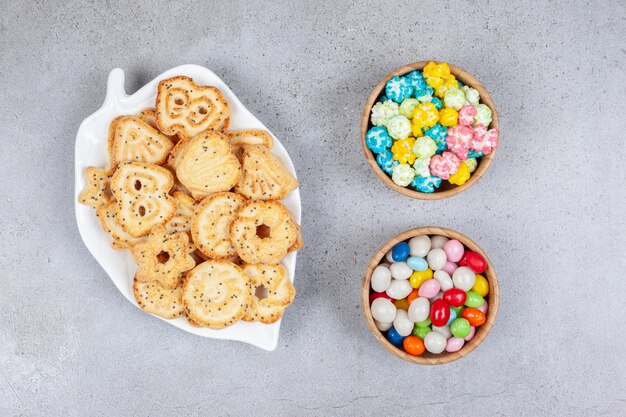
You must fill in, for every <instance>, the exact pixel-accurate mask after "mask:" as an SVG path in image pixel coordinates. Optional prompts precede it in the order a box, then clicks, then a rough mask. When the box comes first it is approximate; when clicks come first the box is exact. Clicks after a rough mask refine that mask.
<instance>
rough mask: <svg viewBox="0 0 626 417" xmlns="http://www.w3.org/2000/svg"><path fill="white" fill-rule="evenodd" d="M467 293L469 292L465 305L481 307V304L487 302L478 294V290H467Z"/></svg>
mask: <svg viewBox="0 0 626 417" xmlns="http://www.w3.org/2000/svg"><path fill="white" fill-rule="evenodd" d="M465 294H467V299H466V300H465V305H466V306H468V307H472V308H476V307H480V306H481V305H483V304H484V303H485V299H484V298H483V297H482V295H480V294H478V293H477V292H474V291H466V292H465Z"/></svg>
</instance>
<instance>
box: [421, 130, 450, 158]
mask: <svg viewBox="0 0 626 417" xmlns="http://www.w3.org/2000/svg"><path fill="white" fill-rule="evenodd" d="M424 134H425V135H426V136H430V137H431V138H432V140H434V141H435V143H436V144H437V151H445V150H446V147H447V144H446V138H447V137H448V128H447V127H443V126H441V125H440V124H439V123H437V124H436V125H434V126H433V127H431V128H430V129H428V130H427V131H426V132H424Z"/></svg>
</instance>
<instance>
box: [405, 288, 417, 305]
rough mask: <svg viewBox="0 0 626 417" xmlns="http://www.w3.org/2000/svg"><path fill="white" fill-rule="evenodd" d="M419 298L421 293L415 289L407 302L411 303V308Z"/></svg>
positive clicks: (408, 296) (407, 298)
mask: <svg viewBox="0 0 626 417" xmlns="http://www.w3.org/2000/svg"><path fill="white" fill-rule="evenodd" d="M418 297H419V293H418V291H417V288H413V291H411V292H410V294H409V295H407V297H406V300H407V301H408V303H409V307H411V303H412V302H413V301H414V300H415V299H416V298H418Z"/></svg>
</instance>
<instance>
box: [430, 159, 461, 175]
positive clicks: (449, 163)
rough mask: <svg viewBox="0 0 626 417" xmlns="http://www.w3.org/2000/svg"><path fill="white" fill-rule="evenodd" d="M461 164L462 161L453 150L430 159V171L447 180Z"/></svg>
mask: <svg viewBox="0 0 626 417" xmlns="http://www.w3.org/2000/svg"><path fill="white" fill-rule="evenodd" d="M459 165H461V161H460V160H459V158H457V157H456V155H454V154H453V153H452V152H444V153H442V154H441V155H435V156H433V157H432V158H431V159H430V172H432V173H433V174H434V175H436V176H438V177H439V178H441V179H444V180H447V179H448V178H450V175H452V174H454V173H455V172H456V171H457V170H458V169H459Z"/></svg>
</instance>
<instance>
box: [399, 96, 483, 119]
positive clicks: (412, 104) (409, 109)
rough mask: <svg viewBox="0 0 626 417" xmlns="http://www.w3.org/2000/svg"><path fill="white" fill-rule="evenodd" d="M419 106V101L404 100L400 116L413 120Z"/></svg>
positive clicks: (412, 99) (413, 99)
mask: <svg viewBox="0 0 626 417" xmlns="http://www.w3.org/2000/svg"><path fill="white" fill-rule="evenodd" d="M419 104H420V102H419V101H417V99H415V98H406V99H404V101H403V102H402V104H400V114H401V115H403V116H405V117H406V118H408V119H412V118H413V114H414V113H415V109H416V108H417V106H418V105H419ZM473 121H474V119H472V122H473Z"/></svg>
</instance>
